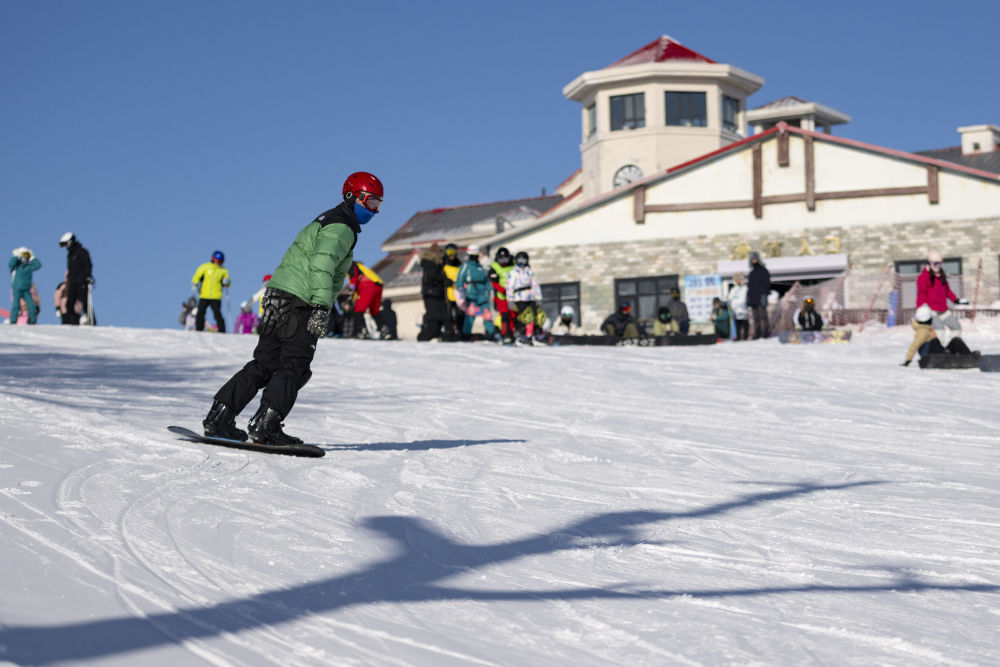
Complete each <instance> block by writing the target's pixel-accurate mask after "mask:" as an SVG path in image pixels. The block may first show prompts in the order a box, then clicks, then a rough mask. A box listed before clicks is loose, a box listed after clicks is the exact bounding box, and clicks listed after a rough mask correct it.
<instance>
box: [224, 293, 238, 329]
mask: <svg viewBox="0 0 1000 667" xmlns="http://www.w3.org/2000/svg"><path fill="white" fill-rule="evenodd" d="M225 292H226V317H227V319H228V320H229V326H230V327H232V330H233V331H235V330H236V324H235V322H234V320H233V306H232V304H231V303H230V302H229V288H228V287H226V288H225Z"/></svg>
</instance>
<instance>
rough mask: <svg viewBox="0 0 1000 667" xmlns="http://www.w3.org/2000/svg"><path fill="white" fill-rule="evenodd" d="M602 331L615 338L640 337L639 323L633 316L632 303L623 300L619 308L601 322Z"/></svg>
mask: <svg viewBox="0 0 1000 667" xmlns="http://www.w3.org/2000/svg"><path fill="white" fill-rule="evenodd" d="M601 331H603V332H604V333H605V334H607V335H608V336H613V337H615V338H629V339H631V338H639V323H638V322H637V321H636V319H635V317H633V316H632V304H631V303H629V302H628V301H622V302H621V303H619V304H618V310H617V311H615V312H613V313H611V314H610V315H608V317H607V319H605V320H604V322H603V323H602V324H601Z"/></svg>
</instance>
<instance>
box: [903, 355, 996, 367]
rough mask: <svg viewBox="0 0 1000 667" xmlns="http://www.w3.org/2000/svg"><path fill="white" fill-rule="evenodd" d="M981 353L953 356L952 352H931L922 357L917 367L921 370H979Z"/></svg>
mask: <svg viewBox="0 0 1000 667" xmlns="http://www.w3.org/2000/svg"><path fill="white" fill-rule="evenodd" d="M979 357H980V354H979V352H971V353H969V354H951V353H950V352H931V353H930V354H928V355H924V356H923V357H920V360H919V361H918V362H917V365H918V366H920V367H921V368H945V369H959V368H979Z"/></svg>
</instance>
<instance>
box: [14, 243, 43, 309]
mask: <svg viewBox="0 0 1000 667" xmlns="http://www.w3.org/2000/svg"><path fill="white" fill-rule="evenodd" d="M7 268H8V269H9V270H10V291H11V303H10V323H11V324H15V323H16V322H17V318H18V315H19V314H20V312H21V303H24V304H25V310H27V312H28V320H27V321H28V324H35V323H36V322H37V321H38V306H37V302H38V301H37V295H36V297H35V298H32V295H31V289H32V287H33V286H34V285H33V284H32V280H33V278H32V276H33V275H34V274H35V271H37V270H38V269H40V268H42V263H41V262H40V261H38V258H37V257H35V253H33V252H31V250H30V249H28V248H24V247H21V248H14V256H13V257H11V258H10V261H9V262H7ZM22 299H23V301H22Z"/></svg>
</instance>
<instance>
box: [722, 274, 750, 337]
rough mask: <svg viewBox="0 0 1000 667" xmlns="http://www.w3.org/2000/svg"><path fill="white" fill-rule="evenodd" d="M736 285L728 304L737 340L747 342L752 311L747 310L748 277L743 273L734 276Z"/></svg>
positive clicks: (732, 288)
mask: <svg viewBox="0 0 1000 667" xmlns="http://www.w3.org/2000/svg"><path fill="white" fill-rule="evenodd" d="M733 282H734V283H735V284H734V285H733V286H732V287H730V288H729V295H728V296H727V297H726V302H727V303H728V304H729V312H730V313H731V314H732V316H733V325H734V330H735V335H736V340H746V339H748V338H749V337H750V311H749V309H748V308H747V285H746V277H745V276H744V275H743V274H742V273H737V274H736V275H734V276H733Z"/></svg>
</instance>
